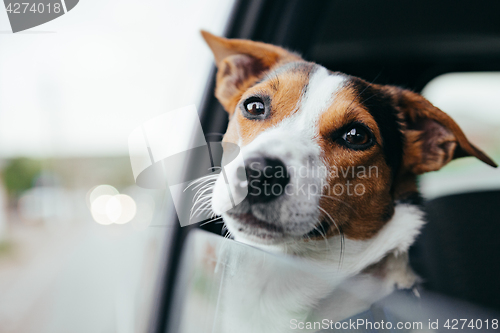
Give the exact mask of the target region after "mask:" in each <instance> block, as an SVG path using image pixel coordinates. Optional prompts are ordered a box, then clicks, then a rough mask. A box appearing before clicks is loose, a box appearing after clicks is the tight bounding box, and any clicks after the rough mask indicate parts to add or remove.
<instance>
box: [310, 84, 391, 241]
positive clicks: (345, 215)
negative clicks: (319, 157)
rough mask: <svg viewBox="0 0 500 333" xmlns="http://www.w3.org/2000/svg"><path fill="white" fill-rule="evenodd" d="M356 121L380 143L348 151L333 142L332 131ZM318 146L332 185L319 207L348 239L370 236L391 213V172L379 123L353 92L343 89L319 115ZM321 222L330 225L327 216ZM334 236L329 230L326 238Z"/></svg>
mask: <svg viewBox="0 0 500 333" xmlns="http://www.w3.org/2000/svg"><path fill="white" fill-rule="evenodd" d="M355 121H356V122H361V123H363V124H365V125H366V126H367V127H368V128H370V129H371V131H372V132H373V134H374V136H375V140H376V142H377V143H376V144H375V145H373V146H372V147H370V148H369V149H367V150H359V151H355V150H350V149H348V148H346V147H344V146H342V145H340V144H339V143H337V142H332V138H331V134H332V133H333V132H335V131H336V130H338V129H340V128H342V127H343V126H345V125H348V124H349V123H352V122H355ZM319 142H320V145H321V147H322V150H323V159H324V161H325V164H326V165H327V166H329V167H330V175H329V178H328V184H329V186H328V187H327V188H326V189H325V190H324V197H323V198H322V199H321V201H320V205H321V207H322V208H323V209H325V210H326V211H327V212H328V213H329V215H330V216H332V217H333V218H334V219H335V223H337V225H338V226H339V227H340V228H341V229H342V230H343V232H344V234H345V235H346V236H347V237H348V238H350V239H367V238H370V237H371V236H373V235H374V234H375V233H376V232H377V231H378V230H380V228H381V227H382V226H383V225H384V224H385V222H387V219H388V217H390V216H391V215H392V211H393V205H392V197H391V195H390V187H388V186H387V184H388V183H390V177H391V170H390V168H389V167H388V166H387V164H386V162H385V159H384V156H383V153H382V149H381V146H380V144H381V142H382V138H381V135H380V131H379V129H378V126H377V123H376V121H375V120H374V119H373V117H372V116H371V115H370V113H369V112H368V111H367V110H366V109H365V108H364V106H363V105H360V104H359V101H358V100H357V96H356V93H355V92H354V91H353V90H352V89H349V88H344V89H343V90H342V91H341V92H339V93H338V94H337V95H336V97H335V100H334V103H333V104H332V105H331V106H330V107H329V109H328V110H327V112H325V113H324V114H323V115H322V116H321V117H320V121H319ZM323 219H324V220H326V221H328V220H329V217H328V216H326V214H324V216H323ZM330 223H331V221H330ZM335 234H338V230H337V229H336V228H335V227H331V228H329V233H328V235H327V236H333V235H335Z"/></svg>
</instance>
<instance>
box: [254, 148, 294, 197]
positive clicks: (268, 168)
mask: <svg viewBox="0 0 500 333" xmlns="http://www.w3.org/2000/svg"><path fill="white" fill-rule="evenodd" d="M245 172H246V176H247V180H248V195H247V199H248V201H249V202H250V203H266V202H269V201H271V200H274V199H276V198H277V197H279V196H281V195H283V194H284V193H285V187H286V185H287V184H288V183H289V182H290V177H289V175H288V172H287V170H286V167H285V165H284V164H283V162H282V161H281V160H279V159H274V158H267V157H254V158H250V159H247V160H245Z"/></svg>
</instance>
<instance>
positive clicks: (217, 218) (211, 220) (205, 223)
mask: <svg viewBox="0 0 500 333" xmlns="http://www.w3.org/2000/svg"><path fill="white" fill-rule="evenodd" d="M218 220H222V216H218V217H216V218H212V219H210V220H209V221H206V222H203V223H201V224H200V225H199V226H200V227H203V226H204V225H207V224H209V223H213V222H217V221H218Z"/></svg>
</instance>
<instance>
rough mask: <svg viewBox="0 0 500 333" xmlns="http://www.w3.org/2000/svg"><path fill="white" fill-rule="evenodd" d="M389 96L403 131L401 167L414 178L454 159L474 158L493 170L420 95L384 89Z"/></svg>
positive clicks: (442, 115) (466, 140)
mask: <svg viewBox="0 0 500 333" xmlns="http://www.w3.org/2000/svg"><path fill="white" fill-rule="evenodd" d="M386 89H387V91H388V92H389V93H390V94H391V95H392V96H393V98H394V101H395V104H396V108H397V109H398V110H399V112H400V113H401V116H402V120H403V122H404V125H405V126H404V127H405V130H404V131H405V133H404V134H405V139H406V143H405V149H404V157H403V166H404V168H405V169H406V170H408V171H410V172H413V173H414V174H417V175H418V174H422V173H424V172H429V171H436V170H439V169H441V168H442V167H443V166H444V165H446V164H447V163H448V162H450V161H451V160H452V159H454V158H458V157H465V156H474V157H477V158H478V159H480V160H481V161H483V162H484V163H486V164H489V165H491V166H493V167H497V165H496V163H495V162H493V160H492V159H491V158H489V157H488V156H487V155H486V154H485V153H483V152H482V151H481V150H479V149H478V148H476V147H475V146H474V145H473V144H472V143H470V142H469V140H468V139H467V138H466V137H465V134H464V133H463V132H462V130H461V129H460V127H459V126H458V125H457V123H455V121H453V119H451V117H450V116H448V115H447V114H446V113H444V112H443V111H441V110H440V109H438V108H437V107H435V106H434V105H432V104H431V103H430V102H429V101H428V100H426V99H425V98H424V97H423V96H421V95H420V94H417V93H414V92H412V91H409V90H405V89H401V88H396V87H390V86H388V87H387V86H386Z"/></svg>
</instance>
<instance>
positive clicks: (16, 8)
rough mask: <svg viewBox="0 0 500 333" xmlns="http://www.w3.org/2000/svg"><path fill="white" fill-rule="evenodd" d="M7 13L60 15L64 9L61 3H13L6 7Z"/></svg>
mask: <svg viewBox="0 0 500 333" xmlns="http://www.w3.org/2000/svg"><path fill="white" fill-rule="evenodd" d="M5 9H6V10H7V13H10V14H24V13H40V14H42V13H55V14H59V13H60V12H61V11H62V10H63V9H62V6H61V4H60V3H50V2H49V3H42V2H39V3H28V2H13V3H9V4H8V5H7V7H5Z"/></svg>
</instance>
